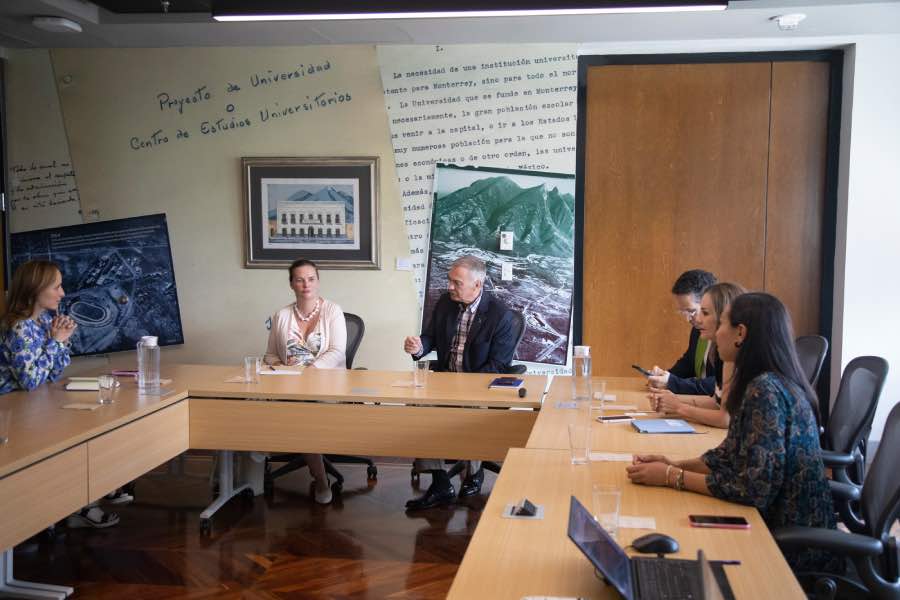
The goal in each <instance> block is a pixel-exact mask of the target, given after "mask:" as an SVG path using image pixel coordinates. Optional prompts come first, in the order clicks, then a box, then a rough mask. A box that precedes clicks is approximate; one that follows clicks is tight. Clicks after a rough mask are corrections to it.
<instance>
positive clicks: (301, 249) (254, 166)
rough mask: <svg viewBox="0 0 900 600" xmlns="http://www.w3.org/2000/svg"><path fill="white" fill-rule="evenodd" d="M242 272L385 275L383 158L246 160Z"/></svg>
mask: <svg viewBox="0 0 900 600" xmlns="http://www.w3.org/2000/svg"><path fill="white" fill-rule="evenodd" d="M241 170H242V172H243V179H244V237H245V251H244V253H245V256H244V266H246V267H250V268H260V269H274V268H279V269H280V268H283V267H285V266H287V265H289V264H290V263H291V262H293V261H294V260H296V259H297V258H306V259H309V260H312V261H314V262H315V263H316V264H317V265H319V267H321V268H324V269H380V268H381V249H380V246H379V239H378V158H377V157H335V158H302V157H297V158H248V157H244V158H242V159H241Z"/></svg>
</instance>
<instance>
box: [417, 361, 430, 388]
mask: <svg viewBox="0 0 900 600" xmlns="http://www.w3.org/2000/svg"><path fill="white" fill-rule="evenodd" d="M429 367H431V361H428V360H417V361H416V368H415V370H414V371H413V386H415V387H417V388H423V387H425V384H426V383H428V369H429Z"/></svg>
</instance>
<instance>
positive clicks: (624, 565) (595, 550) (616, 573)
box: [569, 496, 634, 600]
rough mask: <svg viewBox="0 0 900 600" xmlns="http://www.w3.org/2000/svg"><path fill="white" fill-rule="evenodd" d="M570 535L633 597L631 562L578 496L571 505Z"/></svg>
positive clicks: (629, 598) (609, 578)
mask: <svg viewBox="0 0 900 600" xmlns="http://www.w3.org/2000/svg"><path fill="white" fill-rule="evenodd" d="M569 538H570V539H571V540H572V541H573V542H575V545H576V546H578V548H579V549H580V550H581V551H582V552H584V555H585V556H587V557H588V560H590V561H591V564H593V565H594V567H596V568H597V570H598V571H600V572H601V573H603V576H604V577H606V580H607V581H608V582H609V583H610V584H612V586H613V587H615V588H616V589H617V590H618V591H619V593H620V594H622V596H623V597H624V598H625V599H626V600H632V599H633V598H634V594H633V592H632V582H631V561H629V559H628V555H627V554H625V551H624V550H622V548H621V547H620V546H619V545H618V544H617V543H616V541H615V540H614V539H612V538H611V537H609V534H608V533H606V531H605V530H604V529H603V527H601V526H600V524H599V523H597V521H595V520H594V517H593V516H592V515H591V514H590V513H589V512H588V511H587V509H585V508H584V506H583V505H582V504H581V502H579V501H578V500H577V499H576V498H575V496H572V500H571V502H570V505H569Z"/></svg>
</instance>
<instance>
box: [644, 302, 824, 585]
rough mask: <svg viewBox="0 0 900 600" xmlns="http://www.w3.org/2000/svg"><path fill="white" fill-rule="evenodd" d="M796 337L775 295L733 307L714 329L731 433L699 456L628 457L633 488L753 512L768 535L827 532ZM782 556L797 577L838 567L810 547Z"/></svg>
mask: <svg viewBox="0 0 900 600" xmlns="http://www.w3.org/2000/svg"><path fill="white" fill-rule="evenodd" d="M793 337H794V336H793V332H792V328H791V322H790V317H789V316H788V313H787V310H786V309H785V307H784V305H783V304H782V303H781V302H780V301H779V300H778V299H777V298H775V297H774V296H772V295H770V294H765V293H753V294H744V295H742V296H739V297H738V298H737V299H735V300H734V302H733V303H732V304H731V307H730V308H729V309H728V310H726V312H725V313H724V314H723V316H722V321H721V324H720V325H719V328H718V330H717V331H716V344H717V346H718V349H719V354H720V355H721V357H722V360H724V361H734V363H735V364H734V376H733V378H732V381H731V387H730V390H729V392H728V398H727V400H726V405H725V407H726V409H727V410H728V412H729V414H730V415H731V422H730V424H729V427H728V435H727V436H726V438H725V440H724V441H723V442H722V443H721V444H720V445H719V446H718V447H717V448H713V449H712V450H709V451H708V452H706V453H705V454H703V455H702V456H700V457H699V458H693V459H688V460H683V461H670V460H668V459H667V458H666V457H664V456H657V455H649V456H635V457H634V464H633V465H631V466H629V467H628V477H629V478H630V479H631V481H633V482H634V483H642V484H646V485H667V486H670V487H674V488H676V489H684V490H690V491H692V492H697V493H700V494H708V495H711V496H715V497H716V498H721V499H723V500H728V501H731V502H737V503H740V504H747V505H750V506H755V507H756V508H757V509H758V510H759V512H760V514H761V515H762V518H763V520H764V521H765V522H766V524H767V525H768V526H769V528H770V529H776V528H779V527H784V526H788V525H803V526H806V527H827V528H831V529H833V528H834V527H835V518H834V509H833V507H832V502H831V492H830V490H829V487H828V481H827V480H826V478H825V468H824V466H823V464H822V457H821V452H820V448H819V427H818V423H817V422H816V409H815V402H816V395H815V393H814V392H813V391H812V389H811V388H810V387H809V383H807V381H806V378H805V377H804V376H803V371H802V370H801V368H800V365H799V362H798V360H797V353H796V350H795V349H794V343H793ZM785 558H786V559H787V561H788V564H790V565H791V567H792V568H794V569H795V570H798V571H806V570H835V569H839V568H840V566H839V565H840V562H839V561H838V560H836V559H835V558H834V557H833V556H832V555H830V554H828V553H827V552H824V551H822V550H817V549H808V550H803V551H799V552H791V553H788V554H786V555H785Z"/></svg>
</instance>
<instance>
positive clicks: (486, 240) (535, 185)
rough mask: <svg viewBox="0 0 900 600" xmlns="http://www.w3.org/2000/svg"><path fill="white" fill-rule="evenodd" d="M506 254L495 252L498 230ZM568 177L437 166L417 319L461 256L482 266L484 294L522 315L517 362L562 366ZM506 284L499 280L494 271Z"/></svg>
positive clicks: (571, 201) (568, 260)
mask: <svg viewBox="0 0 900 600" xmlns="http://www.w3.org/2000/svg"><path fill="white" fill-rule="evenodd" d="M501 231H511V232H512V233H513V249H512V250H500V232H501ZM574 243H575V177H574V176H572V175H558V174H553V173H542V172H540V171H513V170H505V169H489V168H480V169H475V168H463V167H456V166H452V165H442V164H438V165H437V167H436V168H435V181H434V207H433V212H432V217H431V244H430V252H429V256H428V278H427V282H426V287H425V303H424V311H423V314H424V315H430V314H431V312H432V309H433V307H434V305H435V304H436V303H437V301H438V299H439V298H440V296H441V294H443V293H444V292H446V291H447V271H448V270H449V269H450V264H451V263H452V262H453V261H454V260H456V259H457V258H459V257H460V256H463V255H466V254H472V255H475V256H477V257H479V258H481V259H482V260H483V261H485V263H486V264H487V271H488V279H487V281H486V282H485V289H486V290H489V291H491V292H492V293H494V294H495V296H496V297H498V298H500V299H501V300H502V301H503V303H504V304H506V306H508V307H509V308H511V309H513V310H515V311H517V312H520V313H522V315H523V316H524V317H525V323H526V332H525V337H524V338H523V339H522V343H521V344H519V347H518V348H517V350H516V359H517V360H520V361H528V362H536V363H545V364H551V365H565V364H566V356H567V351H568V344H569V329H570V325H571V317H572V291H573V289H574V283H575V265H574V255H575V247H574ZM503 262H509V263H512V265H513V279H512V280H511V281H503V280H502V279H501V265H502V263H503Z"/></svg>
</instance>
